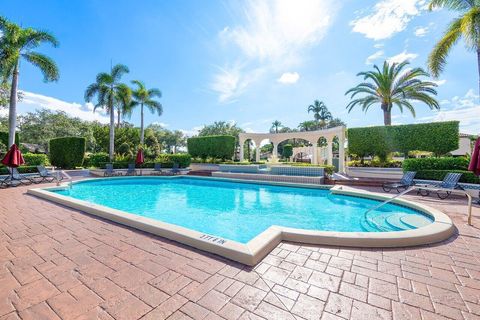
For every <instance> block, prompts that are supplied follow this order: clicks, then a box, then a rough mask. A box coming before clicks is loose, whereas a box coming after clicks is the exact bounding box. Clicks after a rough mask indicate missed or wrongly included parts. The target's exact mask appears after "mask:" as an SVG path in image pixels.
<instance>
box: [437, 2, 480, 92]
mask: <svg viewBox="0 0 480 320" xmlns="http://www.w3.org/2000/svg"><path fill="white" fill-rule="evenodd" d="M442 7H444V8H447V9H450V10H453V11H457V12H459V13H460V15H459V16H458V17H457V18H455V19H454V20H453V21H452V22H451V23H450V25H449V26H448V28H447V30H445V33H444V34H443V37H442V38H441V39H440V40H439V41H438V42H437V44H436V45H435V47H434V48H433V50H432V52H431V53H430V56H429V57H428V68H429V70H430V72H431V73H432V75H433V76H434V77H438V76H439V75H440V73H441V72H442V71H443V69H444V68H445V64H446V63H447V56H448V54H449V53H450V50H451V49H452V48H453V46H454V45H455V44H456V43H457V42H458V40H460V38H462V37H463V40H464V41H465V45H466V47H467V48H468V49H469V50H472V51H475V52H476V53H477V66H478V76H479V86H480V1H478V0H431V1H430V4H429V9H430V10H433V9H436V8H442Z"/></svg>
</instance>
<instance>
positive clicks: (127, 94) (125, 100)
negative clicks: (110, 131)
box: [115, 84, 133, 128]
mask: <svg viewBox="0 0 480 320" xmlns="http://www.w3.org/2000/svg"><path fill="white" fill-rule="evenodd" d="M115 104H116V108H117V128H120V125H121V123H122V116H123V117H128V118H130V117H131V116H132V111H133V107H132V89H130V87H129V86H127V85H126V84H121V85H120V86H119V90H118V97H117V101H116V103H115Z"/></svg>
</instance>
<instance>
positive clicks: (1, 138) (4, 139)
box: [0, 131, 20, 148]
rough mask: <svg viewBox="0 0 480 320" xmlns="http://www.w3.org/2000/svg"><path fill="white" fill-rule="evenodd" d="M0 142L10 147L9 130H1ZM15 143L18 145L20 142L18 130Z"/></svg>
mask: <svg viewBox="0 0 480 320" xmlns="http://www.w3.org/2000/svg"><path fill="white" fill-rule="evenodd" d="M0 142H1V143H3V144H4V145H6V146H7V148H9V147H10V146H9V145H8V132H4V131H0ZM15 144H16V145H17V146H18V145H19V144H20V139H19V138H18V132H15Z"/></svg>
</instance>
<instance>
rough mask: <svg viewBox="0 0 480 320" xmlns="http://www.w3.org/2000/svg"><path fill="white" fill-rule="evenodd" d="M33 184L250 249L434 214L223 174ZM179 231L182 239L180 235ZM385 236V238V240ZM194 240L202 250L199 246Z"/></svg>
mask: <svg viewBox="0 0 480 320" xmlns="http://www.w3.org/2000/svg"><path fill="white" fill-rule="evenodd" d="M36 190H37V191H38V190H39V189H36ZM40 190H41V189H40ZM41 191H42V192H40V191H39V192H35V190H34V191H33V192H32V193H34V194H35V193H36V194H37V195H40V196H44V197H46V198H50V200H52V198H53V199H57V200H59V201H57V202H61V203H63V204H67V205H69V204H70V206H73V207H75V208H80V209H82V210H84V211H87V212H89V213H93V214H97V213H98V212H103V213H107V214H109V216H107V218H110V219H112V220H114V221H117V222H120V223H124V224H127V225H131V224H130V223H125V219H126V218H128V219H127V220H129V221H133V222H134V224H135V223H136V224H142V226H143V225H144V224H146V225H147V226H154V227H155V228H160V229H162V230H164V229H165V230H167V231H168V232H167V233H168V234H164V233H162V232H160V233H158V232H157V231H152V230H153V229H152V228H153V227H150V228H147V229H148V230H146V231H150V232H153V233H157V234H160V235H162V236H166V237H167V238H171V239H173V240H177V241H180V242H184V243H187V244H189V245H193V246H196V245H195V241H193V242H192V241H191V239H194V240H200V241H203V242H205V243H209V244H213V245H217V246H218V245H220V246H222V247H223V248H227V249H231V246H233V247H234V249H235V248H236V249H242V250H244V251H247V253H250V254H252V255H253V254H258V253H259V252H260V251H262V252H263V251H268V248H269V247H271V245H270V246H268V245H266V244H265V243H268V242H272V243H275V242H278V241H280V240H281V239H285V238H286V240H292V241H296V240H295V237H294V236H292V235H295V234H296V235H301V236H300V238H301V239H299V241H301V242H310V243H319V242H318V240H312V239H314V238H315V235H317V236H318V235H319V234H320V233H322V234H326V235H328V237H330V238H331V237H333V238H335V237H337V238H338V237H341V236H342V235H347V236H346V237H347V238H351V239H355V238H365V239H374V240H373V241H376V240H381V239H382V237H383V236H382V237H379V235H384V236H385V235H386V234H391V235H392V236H393V235H395V236H394V237H398V238H400V239H404V238H408V235H410V234H411V233H412V232H416V231H417V230H421V229H428V228H429V226H430V227H431V226H432V225H435V220H438V219H434V215H432V214H430V213H428V212H426V210H423V209H422V208H420V207H415V206H410V205H408V204H404V203H402V204H401V205H400V204H394V203H389V204H386V205H384V206H382V207H380V208H379V209H375V210H373V211H370V212H369V213H368V214H367V215H365V212H366V211H367V210H368V209H370V208H372V207H374V206H375V205H377V204H379V203H380V202H379V201H380V200H383V199H382V198H378V197H377V199H372V198H375V197H373V196H372V195H368V194H360V193H356V194H355V193H351V192H350V193H349V192H346V191H343V192H342V190H341V188H340V189H339V188H336V189H332V190H330V189H326V188H318V187H317V188H313V187H310V186H309V187H306V186H298V185H285V184H280V185H278V184H271V183H253V182H245V181H232V180H228V179H212V178H197V177H195V178H194V177H174V178H168V177H129V178H107V179H89V180H84V181H80V182H77V183H74V184H73V185H72V186H71V187H67V186H63V187H60V188H46V190H41ZM54 201H55V200H54ZM72 204H73V205H72ZM112 217H113V218H112ZM117 218H118V219H117ZM443 218H444V217H442V219H443ZM447 219H448V217H447ZM448 221H449V219H448ZM450 222H451V221H450ZM131 226H133V227H138V226H137V225H131ZM138 228H139V229H142V230H144V229H145V228H143V227H138ZM155 230H156V229H155ZM399 234H400V236H399ZM282 235H283V236H282ZM289 235H290V236H289ZM353 235H355V236H353ZM413 235H414V234H413ZM184 237H187V238H188V241H184V239H183V238H184ZM386 237H387V238H388V236H386ZM317 238H318V237H317ZM317 238H315V239H317ZM273 239H274V240H273ZM320 242H321V241H320ZM192 243H193V244H192ZM349 243H350V245H352V244H356V243H357V242H356V241H353V242H352V241H350V242H349ZM358 243H360V241H359V242H358ZM370 243H372V244H373V242H372V241H371V242H370ZM385 243H386V246H390V245H389V244H388V241H387V242H385ZM328 244H329V243H328ZM347 245H348V244H347ZM196 247H198V246H196ZM207 247H208V246H207ZM253 247H255V248H256V250H253V249H252V248H253ZM200 248H201V249H204V250H205V248H204V246H200ZM206 250H207V251H210V250H208V248H207V249H206ZM227 251H228V250H227ZM240 251H241V250H240ZM252 251H255V252H252ZM216 253H217V252H216ZM261 254H263V255H264V252H263V253H261ZM227 256H228V255H227Z"/></svg>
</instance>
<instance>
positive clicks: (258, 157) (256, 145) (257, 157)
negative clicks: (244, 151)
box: [255, 142, 260, 162]
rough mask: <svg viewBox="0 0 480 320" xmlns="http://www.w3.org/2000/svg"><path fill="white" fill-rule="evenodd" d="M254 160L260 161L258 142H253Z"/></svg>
mask: <svg viewBox="0 0 480 320" xmlns="http://www.w3.org/2000/svg"><path fill="white" fill-rule="evenodd" d="M255 161H256V162H260V144H259V143H258V144H257V143H256V142H255Z"/></svg>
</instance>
